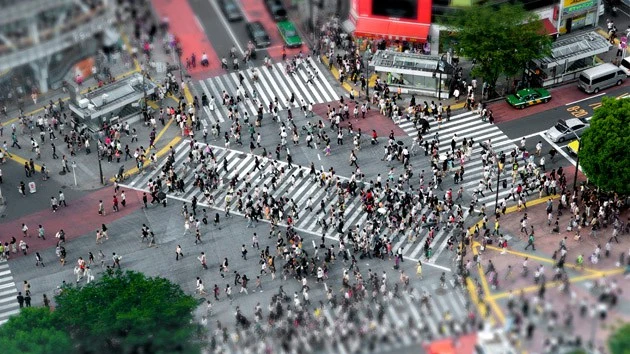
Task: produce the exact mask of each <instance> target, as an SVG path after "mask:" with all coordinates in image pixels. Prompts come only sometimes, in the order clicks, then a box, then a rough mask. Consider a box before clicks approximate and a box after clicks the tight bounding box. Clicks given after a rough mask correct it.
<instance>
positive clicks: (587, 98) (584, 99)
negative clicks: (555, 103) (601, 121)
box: [565, 92, 606, 106]
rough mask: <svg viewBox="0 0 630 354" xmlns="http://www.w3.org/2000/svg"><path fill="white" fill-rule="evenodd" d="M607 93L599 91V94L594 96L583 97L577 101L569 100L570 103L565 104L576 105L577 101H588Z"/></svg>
mask: <svg viewBox="0 0 630 354" xmlns="http://www.w3.org/2000/svg"><path fill="white" fill-rule="evenodd" d="M605 94H606V92H602V93H599V94H597V95H593V96H589V97H586V98H583V99H581V100H577V101H573V102H569V103H567V104H565V106H571V105H574V104H576V103H580V102H582V101H588V100H590V99H593V98H595V97H599V96H603V95H605Z"/></svg>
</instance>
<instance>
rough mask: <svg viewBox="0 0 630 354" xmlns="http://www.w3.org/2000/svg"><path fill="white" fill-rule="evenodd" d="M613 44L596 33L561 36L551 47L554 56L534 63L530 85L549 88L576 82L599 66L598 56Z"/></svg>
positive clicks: (532, 64) (529, 75)
mask: <svg viewBox="0 0 630 354" xmlns="http://www.w3.org/2000/svg"><path fill="white" fill-rule="evenodd" d="M611 47H612V45H611V44H610V42H608V40H607V39H606V38H604V37H603V36H602V35H600V34H599V33H597V32H595V31H589V32H585V33H581V34H579V35H575V36H571V37H566V38H565V37H562V39H560V40H558V41H555V42H554V43H553V45H552V49H551V55H550V56H548V57H545V58H542V59H536V60H533V61H532V62H531V63H530V64H529V66H528V68H527V69H526V74H527V76H528V78H529V80H530V85H531V86H535V87H548V86H553V85H557V84H560V83H562V82H567V81H573V80H576V79H577V78H578V76H580V73H581V72H582V71H584V70H586V69H589V68H591V67H593V66H595V65H597V55H599V54H602V53H606V52H608V51H609V50H610V48H611Z"/></svg>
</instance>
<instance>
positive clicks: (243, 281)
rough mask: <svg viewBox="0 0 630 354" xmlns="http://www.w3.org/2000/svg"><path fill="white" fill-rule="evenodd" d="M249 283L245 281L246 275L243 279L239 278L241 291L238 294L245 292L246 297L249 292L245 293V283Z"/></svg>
mask: <svg viewBox="0 0 630 354" xmlns="http://www.w3.org/2000/svg"><path fill="white" fill-rule="evenodd" d="M248 281H249V279H247V275H243V277H242V278H241V290H240V291H239V294H240V293H242V292H245V295H248V294H249V292H248V291H247V282H248Z"/></svg>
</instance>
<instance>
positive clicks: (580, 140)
mask: <svg viewBox="0 0 630 354" xmlns="http://www.w3.org/2000/svg"><path fill="white" fill-rule="evenodd" d="M558 124H559V125H561V126H563V127H564V128H565V129H566V130H568V131H570V132H571V134H573V135H574V136H575V139H577V141H578V148H577V157H576V158H575V174H574V175H573V190H574V191H577V177H578V170H579V169H580V150H581V149H582V139H580V137H579V136H578V135H577V134H576V133H575V130H573V129H571V127H569V126H568V125H566V124H564V123H562V122H559V123H558Z"/></svg>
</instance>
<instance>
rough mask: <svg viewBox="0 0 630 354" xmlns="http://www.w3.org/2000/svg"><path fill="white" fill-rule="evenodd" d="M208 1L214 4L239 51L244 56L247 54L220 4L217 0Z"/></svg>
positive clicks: (213, 6) (211, 4)
mask: <svg viewBox="0 0 630 354" xmlns="http://www.w3.org/2000/svg"><path fill="white" fill-rule="evenodd" d="M208 2H209V3H210V6H212V8H213V9H214V11H215V12H216V13H217V15H218V17H219V20H221V23H223V27H224V28H225V29H226V30H227V31H228V34H229V35H230V37H232V42H233V43H234V45H236V49H238V51H239V52H240V53H241V55H243V56H244V55H245V51H244V50H243V48H242V47H241V45H240V43H239V41H238V39H237V38H236V35H235V34H234V32H233V31H232V29H231V28H230V24H229V23H228V21H227V20H226V19H225V16H223V11H221V9H220V8H219V5H217V2H216V1H214V0H208Z"/></svg>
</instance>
